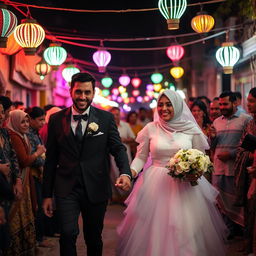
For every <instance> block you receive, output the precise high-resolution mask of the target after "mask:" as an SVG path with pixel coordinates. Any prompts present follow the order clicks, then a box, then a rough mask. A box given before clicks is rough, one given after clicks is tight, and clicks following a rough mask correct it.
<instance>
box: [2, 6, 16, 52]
mask: <svg viewBox="0 0 256 256" xmlns="http://www.w3.org/2000/svg"><path fill="white" fill-rule="evenodd" d="M17 23H18V22H17V18H16V16H15V15H14V14H13V13H12V12H11V11H9V10H7V9H6V6H5V5H4V4H0V48H6V42H7V38H8V36H9V35H10V34H11V33H12V32H13V31H14V29H15V28H16V26H17Z"/></svg>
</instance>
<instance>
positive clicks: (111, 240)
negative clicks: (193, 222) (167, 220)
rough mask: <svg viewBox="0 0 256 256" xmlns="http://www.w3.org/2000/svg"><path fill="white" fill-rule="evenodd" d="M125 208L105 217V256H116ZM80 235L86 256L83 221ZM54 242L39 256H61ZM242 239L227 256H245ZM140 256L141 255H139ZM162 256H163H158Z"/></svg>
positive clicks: (81, 252)
mask: <svg viewBox="0 0 256 256" xmlns="http://www.w3.org/2000/svg"><path fill="white" fill-rule="evenodd" d="M124 209H125V207H124V206H121V205H109V206H108V210H107V213H106V217H105V224H104V230H103V242H104V248H103V256H115V248H116V243H117V235H116V227H117V225H118V224H119V223H120V221H121V219H122V216H123V211H124ZM79 226H80V234H79V236H78V240H77V255H78V256H86V249H85V245H84V240H83V234H82V219H81V218H80V219H79ZM51 240H52V241H53V242H54V244H55V247H54V248H40V247H39V248H37V256H59V244H58V238H51ZM242 243H243V241H242V238H236V239H234V240H232V241H229V242H228V245H227V246H228V252H227V255H226V256H243V255H244V254H243V253H242V252H239V251H240V249H241V248H242ZM138 256H139V255H138ZM156 256H161V255H156ZM170 256H171V255H170ZM202 256H203V255H202Z"/></svg>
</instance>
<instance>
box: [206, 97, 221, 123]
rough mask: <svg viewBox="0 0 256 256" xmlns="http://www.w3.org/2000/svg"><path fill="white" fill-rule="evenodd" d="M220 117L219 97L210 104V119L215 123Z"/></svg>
mask: <svg viewBox="0 0 256 256" xmlns="http://www.w3.org/2000/svg"><path fill="white" fill-rule="evenodd" d="M219 116H221V112H220V105H219V97H215V98H214V99H213V100H212V102H211V103H210V112H209V117H210V120H211V121H212V122H213V121H214V120H215V119H216V118H218V117H219Z"/></svg>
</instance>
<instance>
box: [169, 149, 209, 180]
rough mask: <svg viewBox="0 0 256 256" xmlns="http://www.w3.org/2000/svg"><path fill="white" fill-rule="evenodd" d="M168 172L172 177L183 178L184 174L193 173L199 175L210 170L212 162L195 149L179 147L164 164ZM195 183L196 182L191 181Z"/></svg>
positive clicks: (184, 177)
mask: <svg viewBox="0 0 256 256" xmlns="http://www.w3.org/2000/svg"><path fill="white" fill-rule="evenodd" d="M166 168H167V169H168V170H169V172H168V174H169V175H171V176H172V177H174V178H178V179H180V180H185V179H186V175H188V174H193V175H195V177H198V178H199V177H201V176H202V174H203V173H205V172H210V171H212V163H211V161H210V158H209V156H207V155H206V154H204V153H203V152H201V151H200V150H197V149H180V150H179V151H178V152H177V153H176V154H175V155H174V156H173V157H172V158H171V159H170V160H169V165H168V166H166ZM191 184H192V185H197V182H191Z"/></svg>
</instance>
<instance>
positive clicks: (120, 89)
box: [118, 86, 126, 94]
mask: <svg viewBox="0 0 256 256" xmlns="http://www.w3.org/2000/svg"><path fill="white" fill-rule="evenodd" d="M118 91H119V92H120V94H122V93H124V92H126V88H125V87H123V86H119V87H118Z"/></svg>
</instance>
